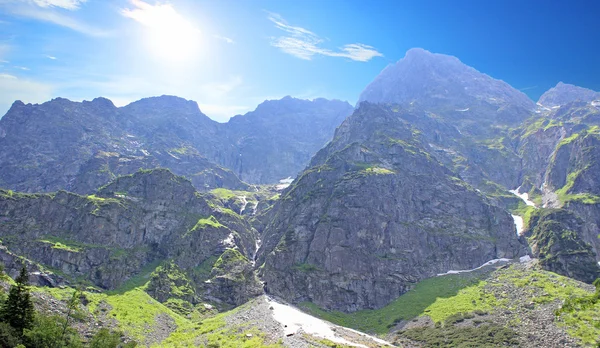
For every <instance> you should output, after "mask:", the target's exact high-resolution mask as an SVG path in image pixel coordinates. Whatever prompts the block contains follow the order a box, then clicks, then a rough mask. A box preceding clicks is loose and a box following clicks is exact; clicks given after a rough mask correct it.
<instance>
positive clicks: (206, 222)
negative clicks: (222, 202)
mask: <svg viewBox="0 0 600 348" xmlns="http://www.w3.org/2000/svg"><path fill="white" fill-rule="evenodd" d="M209 226H210V227H214V228H220V227H225V226H224V225H222V224H221V223H220V222H219V221H218V220H217V218H215V217H214V216H212V215H211V216H210V217H208V218H203V219H200V220H198V222H196V225H194V227H192V229H191V230H190V231H189V232H195V231H197V230H201V229H204V228H206V227H209Z"/></svg>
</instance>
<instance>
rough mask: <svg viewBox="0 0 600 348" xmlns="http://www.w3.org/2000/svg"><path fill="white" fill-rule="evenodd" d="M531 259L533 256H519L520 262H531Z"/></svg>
mask: <svg viewBox="0 0 600 348" xmlns="http://www.w3.org/2000/svg"><path fill="white" fill-rule="evenodd" d="M531 260H532V259H531V257H530V256H529V255H525V256H521V257H520V258H519V262H520V263H527V262H530V261H531Z"/></svg>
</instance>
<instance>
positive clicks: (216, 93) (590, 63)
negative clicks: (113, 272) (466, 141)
mask: <svg viewBox="0 0 600 348" xmlns="http://www.w3.org/2000/svg"><path fill="white" fill-rule="evenodd" d="M599 13H600V2H597V1H581V2H578V1H570V2H566V1H561V2H559V1H533V0H531V1H520V0H519V1H516V0H505V1H475V0H473V1H460V0H459V1H412V2H409V1H338V0H326V1H323V0H321V1H311V0H303V1H291V0H290V1H288V0H279V1H269V0H253V1H230V0H220V1H191V0H172V1H168V2H165V1H158V2H157V1H153V0H103V1H100V0H87V1H82V0H0V114H4V113H5V112H6V110H8V108H9V107H10V105H11V104H12V102H13V101H14V100H15V99H20V100H22V101H24V102H32V103H39V102H43V101H45V100H48V99H50V98H53V97H58V96H61V97H66V98H69V99H72V100H84V99H86V100H90V99H93V98H94V97H97V96H104V97H108V98H110V99H112V100H113V101H114V102H115V104H117V105H125V104H127V103H129V102H131V101H134V100H137V99H140V98H142V97H148V96H154V95H161V94H173V95H178V96H181V97H184V98H187V99H192V100H195V101H197V102H198V104H199V105H200V108H201V110H202V111H203V112H204V113H206V114H207V115H208V116H210V117H212V118H214V119H216V120H219V121H225V120H227V119H228V118H229V117H230V116H233V115H235V114H239V113H244V112H247V111H249V110H253V109H254V108H255V107H256V105H257V104H259V103H260V102H262V101H263V100H265V99H276V98H277V99H278V98H281V97H283V96H285V95H292V96H295V97H299V98H308V99H312V98H316V97H325V98H337V99H342V100H348V101H349V102H350V103H352V104H354V103H355V102H356V100H357V99H358V95H359V94H360V92H361V91H362V89H363V88H364V87H365V86H366V85H367V84H368V83H369V82H370V81H371V80H372V79H373V78H374V77H375V76H377V74H378V73H379V72H380V71H381V70H382V69H383V68H384V67H385V66H386V65H388V64H390V63H393V62H395V61H397V60H399V59H400V58H402V57H403V56H404V53H405V52H406V50H408V49H409V48H411V47H422V48H425V49H427V50H430V51H432V52H436V53H445V54H451V55H454V56H457V57H458V58H459V59H461V60H462V61H463V62H464V63H466V64H468V65H471V66H473V67H475V68H476V69H478V70H479V71H482V72H485V73H487V74H488V75H491V76H493V77H495V78H498V79H502V80H504V81H506V82H508V83H510V84H511V85H513V86H514V87H515V88H517V89H521V90H523V91H524V92H525V93H527V94H528V95H530V97H532V98H533V99H537V98H538V97H539V96H540V95H541V94H542V93H543V92H544V91H545V90H547V89H548V88H550V87H552V86H554V85H555V84H556V83H557V82H559V81H563V82H566V83H572V84H576V85H580V86H583V87H587V88H591V89H594V90H600V64H599V62H600V45H599V44H598V41H600V40H599V38H600V21H598V20H597V18H598V14H599Z"/></svg>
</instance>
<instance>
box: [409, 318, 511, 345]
mask: <svg viewBox="0 0 600 348" xmlns="http://www.w3.org/2000/svg"><path fill="white" fill-rule="evenodd" d="M400 336H402V337H406V338H409V339H411V340H413V341H417V342H421V343H423V344H424V346H425V347H507V346H519V340H518V336H517V333H516V332H515V331H514V330H512V329H510V328H507V327H504V326H501V325H497V324H490V323H487V324H483V325H479V326H474V327H463V326H456V325H453V324H451V323H445V324H444V325H443V326H441V325H436V326H435V327H419V328H413V329H409V330H406V331H403V332H402V333H401V334H400Z"/></svg>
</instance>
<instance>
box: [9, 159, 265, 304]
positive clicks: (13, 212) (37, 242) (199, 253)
mask: <svg viewBox="0 0 600 348" xmlns="http://www.w3.org/2000/svg"><path fill="white" fill-rule="evenodd" d="M0 222H1V223H0V238H1V240H2V244H3V246H5V247H6V250H7V251H10V252H12V253H15V254H18V255H20V256H23V257H25V258H27V259H29V260H31V261H33V262H36V263H38V264H40V265H41V266H42V269H46V270H48V271H50V272H51V273H56V274H58V275H63V276H65V277H68V278H69V279H71V281H74V280H75V279H80V280H85V281H87V282H89V283H91V284H93V285H94V286H96V287H99V288H101V289H105V290H114V289H118V288H119V287H122V286H123V285H124V284H125V283H126V282H127V281H128V280H130V279H132V277H134V276H140V274H141V275H143V274H144V272H152V271H154V268H156V267H157V266H158V265H159V264H160V263H161V262H163V261H170V262H174V264H175V265H176V267H178V268H179V269H181V270H183V271H182V272H183V274H185V277H184V280H185V279H187V278H189V280H191V281H192V282H191V283H190V284H192V285H193V286H192V287H191V291H192V292H193V293H194V294H197V296H198V297H199V298H204V299H205V300H206V301H216V302H219V303H221V302H223V303H229V304H231V305H239V304H242V303H243V302H245V301H246V300H248V299H249V298H250V297H252V296H255V295H257V294H260V293H261V287H260V286H259V285H258V280H256V278H255V277H254V273H253V271H252V264H251V262H250V261H249V260H251V259H252V258H253V256H254V253H255V240H256V236H255V231H254V230H253V229H252V227H251V226H250V225H249V224H248V223H247V222H246V221H244V220H243V219H242V218H241V217H240V216H238V215H237V214H235V213H234V212H232V211H231V210H228V209H226V208H223V207H219V206H218V205H217V204H215V202H214V201H212V200H210V196H209V197H207V198H205V197H203V196H202V195H200V194H199V193H198V192H197V191H196V190H195V189H194V187H193V186H192V184H191V182H190V181H188V180H187V179H184V178H183V177H178V176H175V175H174V174H172V173H171V172H170V171H168V170H165V169H157V170H148V171H138V172H136V173H134V174H133V175H129V176H122V177H119V178H117V179H116V180H114V181H113V182H111V183H110V184H109V185H106V186H104V187H103V188H101V189H100V190H99V191H98V192H96V194H95V195H89V196H80V195H77V194H74V193H69V192H66V191H59V192H57V193H52V194H22V193H15V192H13V191H6V190H2V191H0ZM173 267H175V266H173ZM9 271H11V270H9ZM186 277H187V278H186ZM189 280H185V281H186V282H189ZM192 298H194V296H192ZM159 299H160V297H159Z"/></svg>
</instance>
